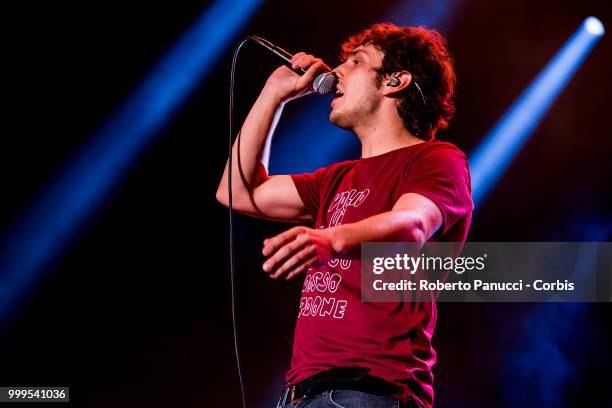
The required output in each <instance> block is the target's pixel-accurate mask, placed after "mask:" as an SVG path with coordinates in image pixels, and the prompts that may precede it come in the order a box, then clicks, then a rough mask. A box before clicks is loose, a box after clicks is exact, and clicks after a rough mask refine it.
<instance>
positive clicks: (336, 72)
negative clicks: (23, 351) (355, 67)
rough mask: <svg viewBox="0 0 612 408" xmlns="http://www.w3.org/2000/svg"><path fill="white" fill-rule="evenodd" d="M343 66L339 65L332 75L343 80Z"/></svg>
mask: <svg viewBox="0 0 612 408" xmlns="http://www.w3.org/2000/svg"><path fill="white" fill-rule="evenodd" d="M341 71H342V64H340V65H338V66H337V67H336V68H334V69H332V71H331V72H332V74H334V75H336V77H338V78H342V72H341Z"/></svg>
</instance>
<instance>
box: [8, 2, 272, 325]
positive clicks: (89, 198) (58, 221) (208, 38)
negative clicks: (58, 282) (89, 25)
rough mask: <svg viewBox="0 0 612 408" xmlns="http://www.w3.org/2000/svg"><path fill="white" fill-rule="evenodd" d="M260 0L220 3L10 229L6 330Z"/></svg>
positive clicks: (176, 46)
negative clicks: (14, 313)
mask: <svg viewBox="0 0 612 408" xmlns="http://www.w3.org/2000/svg"><path fill="white" fill-rule="evenodd" d="M260 3H261V0H232V1H224V0H217V1H216V2H215V3H213V4H212V5H211V6H210V7H209V8H208V9H206V10H205V11H204V12H203V13H202V15H201V16H200V17H199V18H198V19H197V21H196V22H195V24H194V25H193V26H192V27H191V28H190V29H189V30H188V31H187V32H186V33H185V34H184V35H183V36H182V38H181V39H179V41H178V42H177V43H176V45H175V46H174V47H173V48H172V49H170V50H169V52H168V53H167V54H166V55H165V56H163V57H162V58H161V59H160V61H159V63H158V64H157V66H155V67H154V68H153V69H152V70H151V71H150V73H149V74H148V75H147V76H146V77H145V78H144V79H143V80H142V82H141V84H140V85H139V86H138V87H137V88H136V89H135V91H134V92H133V94H132V95H131V96H129V97H128V98H127V99H126V100H125V101H124V102H123V103H122V104H121V105H120V106H119V108H118V109H117V110H116V111H115V113H114V114H113V115H111V117H110V118H109V120H108V121H107V122H106V123H104V124H103V125H102V126H101V127H100V128H99V129H98V130H97V131H96V132H95V133H94V135H93V137H92V138H91V139H90V141H89V142H88V143H87V145H86V146H84V147H83V149H82V150H81V151H80V152H78V154H76V155H75V157H74V158H73V159H72V160H71V161H70V162H69V163H68V164H67V166H66V167H65V168H64V170H63V171H62V172H61V174H59V176H58V177H57V178H56V179H55V180H54V181H53V182H52V183H51V184H50V185H49V186H48V188H47V189H46V191H44V192H43V194H42V195H41V196H40V197H39V199H38V200H37V201H36V202H35V203H34V205H33V206H32V207H31V208H29V209H28V210H27V211H26V212H25V213H23V214H22V216H21V217H19V218H20V219H19V220H18V222H16V223H15V225H14V226H13V227H12V228H11V230H10V231H9V233H8V234H7V236H6V237H5V242H4V245H3V248H2V249H1V250H0V324H2V323H3V322H4V321H5V319H7V318H9V317H10V316H11V311H14V310H16V307H17V305H18V304H19V303H20V302H21V300H22V298H23V297H24V294H25V293H26V291H27V290H28V289H29V288H31V287H32V286H34V285H35V283H36V282H37V281H38V280H39V278H40V273H41V270H42V269H43V267H44V266H45V265H46V264H47V263H48V262H49V261H50V260H51V259H52V258H53V257H54V256H55V255H56V254H58V253H59V252H60V251H61V249H62V248H63V247H65V246H66V244H67V243H68V241H69V240H70V238H71V237H73V236H74V235H75V233H76V231H77V230H78V228H79V227H80V226H81V224H83V223H84V222H85V221H86V218H87V217H88V216H89V215H91V214H92V213H93V212H94V210H95V209H96V208H98V207H99V206H100V205H101V204H102V202H103V200H104V198H105V196H106V195H107V194H109V193H110V192H111V190H112V188H113V186H115V185H116V184H117V183H118V182H119V177H120V175H121V173H123V172H124V171H126V170H127V169H128V168H129V166H130V164H131V163H132V162H133V161H134V160H135V158H136V157H137V156H138V154H139V153H140V152H141V151H142V150H144V148H145V147H146V146H147V145H148V144H149V143H150V142H151V141H152V140H153V137H154V136H155V135H156V134H157V133H158V132H159V131H160V130H161V129H162V128H163V127H164V126H165V125H166V124H167V123H168V121H169V120H170V119H171V117H172V115H173V114H174V113H175V112H176V111H177V110H178V108H179V107H180V106H181V104H182V103H183V102H184V101H185V100H186V99H187V98H188V96H189V94H190V91H191V90H193V88H194V87H195V86H196V85H197V84H198V82H199V81H200V80H201V79H202V78H203V77H204V76H205V75H206V74H207V73H208V71H209V70H210V69H211V67H212V66H213V64H214V62H215V61H216V59H217V58H218V57H219V56H220V55H221V53H222V52H223V51H224V50H226V49H227V45H228V43H229V42H230V41H231V40H232V38H233V37H234V35H235V34H236V33H237V31H238V30H239V29H240V28H241V27H242V26H243V25H244V24H245V22H246V21H247V20H248V18H249V17H250V16H251V15H252V13H253V12H254V11H255V10H256V8H257V6H258V5H259V4H260Z"/></svg>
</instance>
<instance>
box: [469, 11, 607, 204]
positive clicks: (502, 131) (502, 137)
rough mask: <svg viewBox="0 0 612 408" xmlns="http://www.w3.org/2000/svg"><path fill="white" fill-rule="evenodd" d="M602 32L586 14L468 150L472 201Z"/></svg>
mask: <svg viewBox="0 0 612 408" xmlns="http://www.w3.org/2000/svg"><path fill="white" fill-rule="evenodd" d="M603 32H604V30H603V25H602V24H601V22H600V21H599V20H598V19H597V18H595V17H589V18H587V19H586V20H585V21H584V22H583V23H582V24H581V25H580V27H579V28H578V30H576V32H575V33H574V34H572V36H571V37H570V38H569V39H568V41H567V42H566V43H565V45H564V46H563V47H562V48H561V49H560V50H559V51H558V52H557V54H556V55H555V56H554V57H553V58H552V60H551V61H550V62H549V63H548V65H547V66H546V67H545V68H544V69H543V70H542V71H541V72H540V73H539V74H538V76H537V77H536V78H535V79H534V81H533V82H532V83H531V84H530V85H529V87H528V88H527V89H526V90H525V92H524V93H523V94H522V95H521V96H520V97H519V98H518V99H517V100H516V101H515V102H514V104H513V105H512V106H511V107H510V108H509V109H508V111H507V112H506V113H505V114H504V115H503V116H502V118H501V119H500V120H499V121H498V122H497V124H496V125H495V126H494V127H493V129H491V131H490V132H489V133H488V135H487V136H486V137H485V139H484V140H483V141H482V142H481V144H480V145H479V146H478V147H477V149H476V150H475V151H474V152H473V153H472V155H471V156H470V160H469V161H470V165H471V172H472V195H473V198H474V204H475V205H478V204H479V203H481V202H482V201H483V200H484V198H485V197H486V195H487V194H488V193H489V192H490V190H491V189H492V187H493V186H494V185H495V183H496V182H497V181H498V180H499V179H500V178H501V176H502V175H503V173H504V171H505V170H506V169H507V168H508V166H509V164H510V162H511V161H512V159H513V158H514V156H516V155H517V154H518V151H519V150H520V148H521V147H522V146H523V145H524V144H525V142H526V141H527V139H528V138H529V136H530V135H531V134H532V133H533V131H534V130H535V128H536V127H537V126H538V124H539V123H540V121H541V120H542V118H543V117H544V115H545V114H546V113H547V112H548V111H549V109H550V107H551V106H552V104H553V103H554V102H555V100H556V99H557V97H558V96H559V94H560V93H561V91H562V90H563V89H564V88H565V86H566V85H567V83H568V82H569V81H570V79H571V78H572V77H573V75H574V74H575V72H576V70H577V69H578V68H579V67H580V65H581V64H582V62H583V61H584V59H585V58H586V57H587V56H588V55H589V53H590V51H591V49H592V48H593V46H595V44H596V43H597V41H598V40H599V38H600V37H601V36H602V35H603Z"/></svg>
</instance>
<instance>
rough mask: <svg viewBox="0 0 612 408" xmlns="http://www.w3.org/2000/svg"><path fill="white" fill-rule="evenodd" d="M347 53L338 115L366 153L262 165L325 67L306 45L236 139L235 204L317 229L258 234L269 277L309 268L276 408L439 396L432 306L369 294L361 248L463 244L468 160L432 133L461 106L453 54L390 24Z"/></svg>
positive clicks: (276, 77)
mask: <svg viewBox="0 0 612 408" xmlns="http://www.w3.org/2000/svg"><path fill="white" fill-rule="evenodd" d="M341 50H342V53H341V55H342V61H343V63H342V64H340V65H339V66H337V67H336V68H335V69H333V71H332V72H333V73H334V74H335V75H336V76H337V78H338V83H337V86H336V93H335V98H334V99H333V101H332V103H331V113H330V115H329V119H330V121H331V122H332V123H333V124H335V125H336V126H339V127H341V128H343V129H347V130H349V131H351V132H353V133H354V134H355V135H356V136H357V138H358V139H359V141H360V143H361V158H360V159H358V160H350V161H344V162H341V163H336V164H332V165H330V166H328V167H325V168H321V169H319V170H317V171H315V172H313V173H307V174H297V175H277V176H269V175H268V174H267V172H266V170H265V168H264V166H263V165H262V164H261V162H260V160H261V157H262V150H263V147H264V145H265V142H266V138H267V136H268V133H269V131H270V128H271V127H272V123H273V121H274V120H275V117H276V115H277V114H280V112H281V110H282V106H283V105H284V104H285V103H286V102H288V101H290V100H292V99H295V98H298V97H301V96H303V95H306V94H308V93H310V92H312V88H311V82H312V80H313V78H314V77H315V76H316V75H317V74H318V73H321V72H325V71H329V70H330V69H329V68H328V67H327V66H326V65H325V64H324V63H323V62H322V61H321V60H320V59H318V58H314V57H313V56H312V55H307V54H305V53H303V52H300V53H298V54H296V55H295V56H294V57H293V59H292V65H293V68H304V69H307V71H306V73H305V74H304V75H303V76H298V75H297V74H295V73H294V72H293V71H291V70H290V69H289V68H287V67H285V66H281V67H279V68H278V69H276V71H274V72H273V73H272V74H271V75H270V77H269V78H268V80H267V82H266V85H265V86H264V88H263V90H262V91H261V93H260V95H259V97H258V99H257V101H256V102H255V104H254V105H253V107H252V108H251V111H250V113H249V114H248V116H247V118H246V120H245V122H244V124H243V126H242V129H241V132H240V134H239V141H238V140H237V141H236V143H235V144H234V146H233V155H234V157H235V158H239V160H234V161H233V166H234V168H233V169H232V171H233V174H234V175H235V177H233V180H232V193H233V205H234V209H236V211H238V212H240V213H243V214H248V215H252V216H256V217H263V218H268V219H273V220H281V221H292V222H308V223H311V224H312V226H313V228H307V227H303V226H300V227H295V228H291V229H289V230H288V231H286V232H284V233H282V234H279V235H277V236H275V237H272V238H269V239H266V240H265V241H264V243H263V255H264V256H265V257H266V258H267V259H266V261H265V262H264V264H263V270H264V271H265V272H266V273H268V274H269V275H270V277H272V278H274V279H291V278H293V277H295V276H297V275H298V274H300V273H302V272H305V275H306V276H305V281H304V286H303V290H302V298H301V301H300V311H299V316H298V320H297V323H296V328H295V339H294V347H293V358H292V361H291V369H290V370H289V372H288V373H287V376H286V384H285V388H284V392H283V393H282V396H281V398H280V400H279V403H278V406H280V407H310V408H315V407H330V406H331V407H400V406H402V407H431V406H432V404H433V394H434V393H433V375H432V367H433V365H434V363H435V360H436V353H435V351H434V349H433V348H432V343H431V340H432V335H433V332H434V326H435V322H436V306H435V303H434V302H433V301H432V302H419V303H411V302H403V303H392V302H362V301H361V298H360V281H361V278H360V261H359V255H358V254H359V247H360V244H361V243H362V242H371V241H410V242H416V243H419V244H423V243H425V242H427V241H450V242H463V241H465V238H466V235H467V232H468V227H469V225H470V220H471V214H472V209H473V203H472V198H471V185H470V174H469V169H468V164H467V159H466V157H465V155H464V154H463V153H462V152H461V151H460V150H459V149H458V148H457V147H455V146H454V145H452V144H450V143H445V142H440V141H436V140H435V135H436V132H437V131H438V130H439V129H444V128H446V127H447V126H448V122H449V120H450V119H451V117H452V115H453V113H454V110H455V108H454V103H453V92H454V87H455V73H454V70H453V64H452V59H451V57H450V55H449V53H448V51H447V49H446V42H445V40H444V38H443V37H442V36H441V35H440V34H439V33H437V32H436V31H434V30H430V29H427V28H424V27H398V26H395V25H392V24H376V25H374V26H372V27H370V28H368V29H366V30H364V31H362V32H360V33H358V34H356V35H354V36H352V37H350V38H349V39H348V40H347V41H346V42H345V43H344V44H342V46H341ZM238 148H239V149H240V152H238ZM238 161H239V163H238ZM227 173H228V168H227V165H226V168H225V172H224V173H223V177H222V179H221V182H220V184H219V188H218V191H217V199H218V200H219V201H220V202H221V203H222V204H224V205H226V206H227V205H228V201H229V200H228V195H229V194H228V180H227Z"/></svg>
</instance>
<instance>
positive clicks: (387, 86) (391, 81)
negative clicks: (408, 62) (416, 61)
mask: <svg viewBox="0 0 612 408" xmlns="http://www.w3.org/2000/svg"><path fill="white" fill-rule="evenodd" d="M411 82H412V74H411V73H410V72H408V71H399V72H394V73H393V74H391V75H385V77H384V78H383V83H382V87H383V95H385V96H387V95H389V96H393V95H394V94H397V93H399V92H401V91H403V90H404V89H406V87H408V85H410V83H411Z"/></svg>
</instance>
